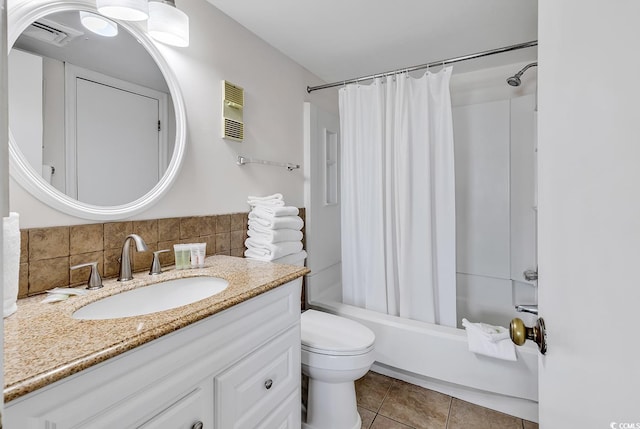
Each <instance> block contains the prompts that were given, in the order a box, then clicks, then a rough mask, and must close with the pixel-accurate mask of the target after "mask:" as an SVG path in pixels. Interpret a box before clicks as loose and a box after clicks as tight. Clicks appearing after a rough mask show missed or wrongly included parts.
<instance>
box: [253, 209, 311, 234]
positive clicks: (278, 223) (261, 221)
mask: <svg viewBox="0 0 640 429" xmlns="http://www.w3.org/2000/svg"><path fill="white" fill-rule="evenodd" d="M256 225H259V226H262V227H264V228H270V229H295V230H296V231H300V230H301V229H302V227H303V226H304V222H303V221H302V219H301V218H300V216H279V217H274V218H271V219H267V218H262V217H260V216H258V215H256V214H255V213H253V212H250V213H249V226H256Z"/></svg>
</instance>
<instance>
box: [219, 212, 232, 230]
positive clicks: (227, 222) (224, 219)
mask: <svg viewBox="0 0 640 429" xmlns="http://www.w3.org/2000/svg"><path fill="white" fill-rule="evenodd" d="M225 232H231V215H218V216H216V234H220V233H225Z"/></svg>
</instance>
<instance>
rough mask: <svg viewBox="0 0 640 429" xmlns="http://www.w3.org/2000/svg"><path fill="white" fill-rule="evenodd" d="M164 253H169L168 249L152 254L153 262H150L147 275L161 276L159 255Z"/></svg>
mask: <svg viewBox="0 0 640 429" xmlns="http://www.w3.org/2000/svg"><path fill="white" fill-rule="evenodd" d="M165 252H171V250H169V249H164V250H156V251H155V252H153V261H151V268H150V269H149V275H155V274H162V267H161V266H160V256H159V255H160V254H161V253H165Z"/></svg>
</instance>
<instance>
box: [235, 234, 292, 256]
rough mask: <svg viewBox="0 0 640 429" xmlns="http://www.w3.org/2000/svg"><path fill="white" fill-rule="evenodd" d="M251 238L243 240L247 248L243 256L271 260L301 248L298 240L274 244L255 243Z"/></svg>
mask: <svg viewBox="0 0 640 429" xmlns="http://www.w3.org/2000/svg"><path fill="white" fill-rule="evenodd" d="M252 240H253V239H252V238H247V239H246V240H245V245H246V246H247V250H245V252H244V256H245V257H247V258H252V259H260V260H262V261H273V260H274V259H278V258H282V257H283V256H287V255H291V254H292V253H298V252H300V251H301V250H302V243H301V242H299V241H283V242H281V243H275V244H264V243H255V242H253V241H252Z"/></svg>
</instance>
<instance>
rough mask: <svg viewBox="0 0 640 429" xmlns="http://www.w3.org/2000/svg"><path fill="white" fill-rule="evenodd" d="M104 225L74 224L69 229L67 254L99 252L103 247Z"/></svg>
mask: <svg viewBox="0 0 640 429" xmlns="http://www.w3.org/2000/svg"><path fill="white" fill-rule="evenodd" d="M103 237H104V226H103V225H102V224H101V223H94V224H90V225H76V226H72V227H71V228H70V230H69V254H70V255H76V254H80V253H88V252H101V251H102V250H103V249H104V238H103Z"/></svg>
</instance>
